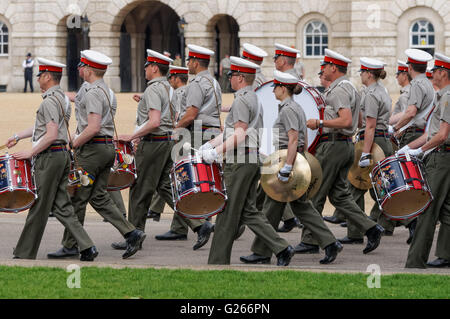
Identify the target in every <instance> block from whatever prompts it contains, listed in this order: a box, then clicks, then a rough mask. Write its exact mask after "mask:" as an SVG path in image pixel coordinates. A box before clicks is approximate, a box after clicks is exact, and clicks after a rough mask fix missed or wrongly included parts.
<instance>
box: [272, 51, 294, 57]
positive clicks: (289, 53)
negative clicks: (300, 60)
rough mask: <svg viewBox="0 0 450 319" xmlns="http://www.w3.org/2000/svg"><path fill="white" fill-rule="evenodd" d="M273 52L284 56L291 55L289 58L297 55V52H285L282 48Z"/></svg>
mask: <svg viewBox="0 0 450 319" xmlns="http://www.w3.org/2000/svg"><path fill="white" fill-rule="evenodd" d="M275 54H277V55H284V56H288V57H291V58H296V57H297V53H293V52H287V51H283V50H276V51H275Z"/></svg>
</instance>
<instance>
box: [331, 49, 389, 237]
mask: <svg viewBox="0 0 450 319" xmlns="http://www.w3.org/2000/svg"><path fill="white" fill-rule="evenodd" d="M360 60H361V69H360V72H361V73H360V76H361V82H362V84H363V85H364V86H365V87H366V89H365V91H364V94H363V98H362V100H361V113H360V114H361V126H360V127H361V129H360V131H359V132H358V137H357V140H359V141H364V142H363V143H364V146H363V150H362V154H361V158H360V159H359V163H358V165H359V167H362V168H364V167H367V166H369V165H370V160H371V158H372V154H371V153H370V151H371V149H372V146H373V144H374V143H376V144H377V145H378V146H380V147H381V149H382V150H383V153H384V155H385V157H388V156H391V155H392V154H393V152H394V151H393V149H392V144H391V141H390V136H389V133H388V126H389V118H390V114H391V106H392V101H391V98H390V97H389V94H388V93H387V90H386V88H385V87H384V86H383V84H382V83H381V81H380V79H385V78H386V71H385V70H384V62H382V61H378V60H375V59H370V58H361V59H360ZM349 187H350V193H351V194H352V197H353V199H354V200H355V202H356V203H357V204H358V206H359V207H360V208H361V210H363V211H364V195H365V194H366V192H367V190H361V189H358V188H356V187H354V186H353V185H352V184H349ZM370 195H371V196H372V199H373V200H375V203H374V205H373V207H372V209H371V212H370V216H371V217H373V220H378V223H379V224H380V225H381V226H383V224H381V221H387V219H386V218H383V217H382V216H384V215H381V211H380V209H379V206H378V203H377V202H376V197H375V194H374V193H373V190H372V189H371V190H370ZM341 214H342V212H341ZM388 225H389V224H388ZM347 226H348V228H347V236H345V237H344V238H342V239H339V241H340V242H341V243H343V244H355V243H357V244H362V243H363V242H364V238H363V236H364V234H363V233H361V232H360V231H358V229H357V227H355V225H354V224H353V223H352V222H351V221H348V222H347Z"/></svg>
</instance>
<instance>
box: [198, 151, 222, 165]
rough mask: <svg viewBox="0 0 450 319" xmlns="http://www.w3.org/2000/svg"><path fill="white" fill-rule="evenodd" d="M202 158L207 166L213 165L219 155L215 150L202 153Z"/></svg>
mask: <svg viewBox="0 0 450 319" xmlns="http://www.w3.org/2000/svg"><path fill="white" fill-rule="evenodd" d="M200 156H201V157H202V158H203V161H205V162H206V163H207V164H211V163H212V162H214V161H215V160H216V159H217V157H218V154H217V151H216V149H215V148H213V149H210V150H203V151H200Z"/></svg>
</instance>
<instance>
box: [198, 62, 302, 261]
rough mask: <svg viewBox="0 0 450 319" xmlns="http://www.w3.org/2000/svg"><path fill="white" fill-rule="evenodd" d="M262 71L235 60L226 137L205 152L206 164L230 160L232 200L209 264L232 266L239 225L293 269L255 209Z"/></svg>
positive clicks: (220, 220)
mask: <svg viewBox="0 0 450 319" xmlns="http://www.w3.org/2000/svg"><path fill="white" fill-rule="evenodd" d="M258 68H259V66H258V65H256V64H254V63H252V62H250V61H246V60H244V59H242V58H238V57H231V71H230V75H229V77H230V83H231V87H232V88H233V89H234V90H236V91H237V92H236V98H235V100H234V102H233V105H232V107H231V110H230V113H229V114H228V116H227V120H226V122H225V130H224V133H223V134H221V135H220V136H218V137H217V138H215V139H214V140H212V141H210V142H209V146H211V148H209V147H205V148H204V149H203V150H202V151H201V156H203V160H204V161H205V162H207V163H212V162H214V161H215V160H216V159H217V158H218V156H219V154H225V155H224V156H225V157H226V160H225V161H226V164H225V167H224V177H225V183H226V188H227V193H228V202H227V206H226V208H225V210H224V211H223V212H222V213H220V214H219V215H218V216H217V219H216V227H215V231H214V237H213V241H212V245H211V249H210V253H209V258H208V264H230V257H231V250H232V247H233V242H234V239H235V234H236V233H237V232H238V229H239V226H240V225H241V224H244V225H247V226H248V227H249V228H250V229H251V230H252V231H253V232H254V233H255V234H256V235H258V236H259V237H261V238H262V239H263V242H264V243H265V244H266V245H267V246H268V250H269V253H270V254H272V253H274V254H276V256H277V259H278V261H277V265H278V266H287V265H289V263H290V260H291V258H292V256H293V255H294V249H293V248H292V246H290V245H289V244H288V243H287V242H286V241H285V240H284V239H283V238H281V237H280V236H279V235H278V234H277V233H276V232H275V229H274V228H273V227H272V226H271V225H270V224H269V222H268V221H267V219H266V217H265V215H264V214H263V213H261V212H260V211H258V210H257V209H256V203H255V200H256V185H257V183H258V180H259V177H260V172H259V165H258V158H257V152H258V148H259V139H258V134H259V132H258V129H260V128H262V126H263V110H262V106H261V104H260V103H259V102H258V98H257V96H256V94H255V92H254V91H253V87H252V84H253V81H254V79H255V73H256V70H257V69H258ZM241 151H244V152H241ZM242 153H244V154H242ZM252 155H253V156H252ZM254 155H256V156H254ZM243 159H245V160H244V161H243ZM242 162H243V163H242ZM269 259H270V257H269Z"/></svg>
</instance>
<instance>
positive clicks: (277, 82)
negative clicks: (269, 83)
mask: <svg viewBox="0 0 450 319" xmlns="http://www.w3.org/2000/svg"><path fill="white" fill-rule="evenodd" d="M273 83H275V84H282V85H297V82H296V83H283V82H280V81H278V80H277V79H274V80H273Z"/></svg>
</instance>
